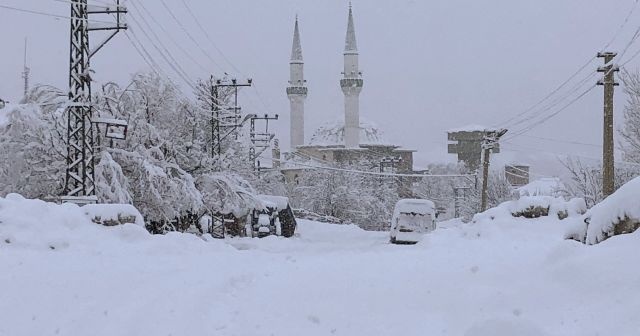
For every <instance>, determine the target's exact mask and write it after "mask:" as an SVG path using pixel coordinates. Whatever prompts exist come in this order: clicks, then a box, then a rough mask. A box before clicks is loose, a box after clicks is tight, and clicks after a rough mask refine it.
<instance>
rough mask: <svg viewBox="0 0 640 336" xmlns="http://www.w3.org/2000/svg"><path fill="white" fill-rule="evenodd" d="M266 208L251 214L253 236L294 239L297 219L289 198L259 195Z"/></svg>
mask: <svg viewBox="0 0 640 336" xmlns="http://www.w3.org/2000/svg"><path fill="white" fill-rule="evenodd" d="M258 198H259V199H260V200H261V201H262V203H263V205H264V207H263V208H262V209H255V210H253V213H252V214H251V218H250V219H251V221H250V222H251V231H252V233H251V235H252V236H253V237H260V238H262V237H266V236H269V235H277V236H283V237H286V238H290V237H293V235H294V233H295V230H296V226H297V223H296V219H295V216H294V215H293V210H291V206H290V205H289V199H288V198H287V197H280V196H271V195H258Z"/></svg>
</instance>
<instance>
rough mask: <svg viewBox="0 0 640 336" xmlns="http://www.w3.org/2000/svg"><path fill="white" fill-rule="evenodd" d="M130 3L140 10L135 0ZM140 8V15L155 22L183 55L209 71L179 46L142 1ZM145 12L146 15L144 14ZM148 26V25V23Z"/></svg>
mask: <svg viewBox="0 0 640 336" xmlns="http://www.w3.org/2000/svg"><path fill="white" fill-rule="evenodd" d="M131 4H132V5H133V7H134V8H136V10H138V11H140V9H139V8H138V7H137V5H136V2H135V1H132V2H131ZM139 5H140V8H142V11H144V12H145V13H142V12H141V13H140V14H141V17H142V18H143V19H144V17H145V16H147V17H149V18H151V20H152V21H153V22H154V23H155V24H156V26H158V27H160V30H162V32H163V33H164V36H166V37H167V38H168V39H169V41H170V42H171V43H173V45H174V46H176V47H177V48H178V50H179V51H181V52H182V54H183V55H185V56H186V57H187V58H188V59H189V60H190V61H191V62H193V63H194V64H195V65H197V66H198V67H199V68H200V69H201V70H202V71H204V72H207V71H209V70H208V69H207V68H206V67H205V66H203V65H202V64H201V63H200V62H198V61H197V60H196V59H195V58H194V57H193V56H192V55H191V54H190V53H189V52H188V51H187V49H186V48H183V47H182V46H180V44H179V43H178V42H177V41H176V40H175V39H174V38H173V37H172V36H171V34H170V33H169V31H168V30H167V29H166V28H165V27H164V25H162V24H161V23H160V22H159V21H158V19H157V18H156V16H155V15H153V14H152V13H151V12H150V11H149V10H148V9H147V8H146V7H145V6H144V4H143V3H142V2H140V3H139ZM144 14H146V15H144ZM148 26H150V25H148ZM154 35H155V36H156V38H157V35H156V34H155V33H154Z"/></svg>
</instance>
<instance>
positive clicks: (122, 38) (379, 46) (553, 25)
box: [0, 0, 640, 175]
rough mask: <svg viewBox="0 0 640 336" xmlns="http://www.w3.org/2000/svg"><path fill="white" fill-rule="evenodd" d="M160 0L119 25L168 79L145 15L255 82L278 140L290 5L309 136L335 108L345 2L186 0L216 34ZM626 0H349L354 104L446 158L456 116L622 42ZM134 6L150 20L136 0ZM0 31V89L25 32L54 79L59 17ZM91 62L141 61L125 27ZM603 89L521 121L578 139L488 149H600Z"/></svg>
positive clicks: (545, 168) (18, 16) (64, 41)
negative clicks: (359, 88) (360, 85)
mask: <svg viewBox="0 0 640 336" xmlns="http://www.w3.org/2000/svg"><path fill="white" fill-rule="evenodd" d="M103 1H104V0H101V1H99V2H103ZM164 1H165V3H166V4H167V5H168V6H169V7H170V8H171V9H172V12H173V15H174V16H175V17H176V18H177V19H178V20H179V21H180V22H181V25H182V26H180V25H178V24H177V23H176V22H175V21H174V19H173V17H172V16H170V15H169V12H168V11H167V9H166V8H165V7H164V6H163V5H162V3H161V1H160V0H129V1H127V5H128V8H129V9H130V10H131V16H130V17H129V19H128V22H129V23H130V24H131V30H130V34H133V35H130V36H132V37H133V36H134V35H135V36H136V37H137V38H139V39H140V40H141V41H143V43H144V45H145V48H146V49H148V50H149V51H150V52H151V53H152V54H153V57H154V59H156V60H157V62H158V63H159V64H160V66H161V67H162V69H163V71H165V72H166V73H167V74H168V75H169V76H171V77H172V78H175V79H176V81H177V82H178V83H180V85H181V86H182V87H183V88H184V91H185V92H189V91H191V90H190V89H189V88H188V86H187V85H186V84H185V83H184V81H182V80H181V79H180V78H179V77H178V76H177V75H176V74H175V73H174V72H172V70H171V68H170V67H169V66H168V65H167V64H166V63H165V62H164V61H163V60H162V58H161V57H160V56H159V54H158V53H157V52H155V50H154V47H153V46H152V44H151V43H150V42H149V38H148V37H147V36H146V34H149V36H151V37H153V35H152V33H151V32H150V29H148V28H147V26H146V25H145V24H144V21H143V17H144V18H145V19H146V20H147V21H148V23H149V25H151V26H152V27H153V28H154V31H156V34H157V35H158V36H159V38H160V39H161V40H162V44H164V45H165V46H166V48H167V49H169V51H170V52H171V54H172V55H173V57H175V59H176V60H178V62H180V63H181V66H182V67H183V68H184V70H185V72H187V73H188V75H189V78H190V80H196V79H197V78H202V77H208V76H209V75H210V74H211V73H213V74H221V73H223V72H227V73H230V74H237V75H238V77H240V78H242V77H245V76H248V77H251V78H253V79H254V83H255V84H256V88H255V89H248V90H246V91H245V92H244V93H243V94H242V96H241V103H242V104H243V106H244V109H245V111H246V112H258V113H264V112H266V113H274V114H275V113H278V114H280V115H281V117H282V118H281V121H280V122H279V123H278V126H277V131H278V137H279V138H280V139H282V141H281V143H282V144H283V145H285V146H286V144H288V142H289V141H288V122H289V103H288V100H287V97H286V94H285V87H286V86H287V80H288V75H289V73H288V72H289V68H288V61H289V56H290V52H291V39H292V32H293V23H294V19H295V16H296V14H298V15H299V17H300V29H301V36H302V48H303V53H304V58H305V63H306V64H305V66H306V78H307V80H308V81H309V98H308V100H307V109H306V111H307V117H306V121H307V127H306V128H307V137H309V136H310V134H311V133H312V132H313V129H314V128H315V127H317V126H318V125H319V124H320V123H322V122H323V121H325V120H331V119H335V118H341V117H342V116H343V97H342V92H341V90H340V87H339V79H340V76H341V75H340V72H341V71H342V51H343V48H344V36H345V31H346V23H347V10H348V3H347V1H344V0H322V1H318V0H271V1H264V0H225V1H220V0H187V3H188V4H189V6H190V7H191V9H192V10H193V11H194V12H195V15H196V16H197V17H198V19H199V20H200V21H201V23H202V24H203V26H204V28H205V29H206V30H207V32H208V34H209V36H210V37H211V39H212V40H213V42H214V43H215V46H213V45H212V44H211V43H210V42H209V41H208V39H207V38H206V36H205V35H204V34H203V33H202V31H201V30H200V29H199V27H198V25H197V24H196V23H195V22H194V21H193V20H192V19H191V17H190V15H189V12H188V11H187V10H186V8H185V6H184V4H183V2H182V0H164ZM89 2H90V3H99V2H98V1H96V2H93V1H92V0H89ZM132 2H134V3H135V5H136V6H134V3H132ZM635 2H636V0H609V1H601V0H536V1H513V0H487V1H471V0H465V1H463V0H447V1H420V0H415V1H414V0H354V1H353V7H354V14H355V25H356V34H357V38H358V47H359V49H360V63H361V68H362V71H363V72H364V80H365V87H364V90H363V92H362V95H361V116H362V118H365V119H367V120H370V121H372V122H374V123H376V124H378V125H379V126H380V127H381V128H382V129H383V130H384V132H385V134H386V137H387V139H388V140H389V141H391V142H394V143H398V144H400V145H403V146H404V147H407V148H412V149H416V150H418V151H419V152H418V153H417V154H416V165H417V166H420V165H424V164H426V163H427V162H433V161H443V160H447V159H448V160H452V159H453V156H451V155H448V154H447V153H446V130H447V129H450V128H455V127H460V126H464V125H466V124H483V125H489V126H491V125H494V124H498V123H500V122H503V121H506V120H508V119H509V118H510V117H512V116H514V115H516V114H519V113H522V112H523V111H525V110H526V109H527V108H528V107H530V106H531V105H533V104H535V103H536V102H538V101H539V100H540V99H542V98H544V97H545V96H546V95H547V94H549V93H550V92H551V91H553V90H554V89H555V88H556V87H557V86H558V85H560V84H561V83H562V82H564V81H565V80H566V79H567V78H568V77H569V76H570V75H572V74H573V73H574V72H575V71H576V70H577V69H578V68H579V67H581V66H582V65H584V64H585V63H586V62H587V61H588V60H589V59H591V58H592V57H593V56H594V55H595V54H596V53H597V52H598V51H600V50H601V49H602V48H603V46H604V45H606V44H607V42H609V41H610V40H611V39H612V38H613V37H614V36H616V39H615V40H614V41H613V43H612V45H611V48H610V49H612V50H614V51H622V50H624V49H625V46H626V45H627V44H628V42H629V41H630V40H631V38H632V36H633V34H634V32H635V31H636V29H638V27H639V25H640V8H636V11H635V12H634V13H633V15H632V16H631V18H630V20H629V22H628V23H627V24H626V26H625V27H624V29H622V30H621V31H620V33H619V34H616V33H617V32H618V31H619V28H620V26H621V25H622V24H623V22H624V19H625V17H627V15H628V14H629V13H630V10H631V9H632V8H633V6H634V3H635ZM0 5H5V6H11V7H18V8H23V9H30V10H37V11H41V12H46V13H51V14H55V15H60V16H68V15H69V4H68V3H67V2H66V1H65V0H58V1H56V0H0ZM145 8H146V9H147V10H148V11H149V12H151V13H152V16H153V19H152V18H151V17H150V16H149V15H147V14H146V13H145V12H144V10H145ZM95 19H96V20H109V19H110V18H109V17H95ZM154 20H155V21H154ZM136 22H137V23H136ZM139 25H142V27H140V26H139ZM160 27H163V28H164V29H165V30H166V31H167V32H169V34H167V33H165V32H164V31H163V30H162V29H163V28H160ZM0 30H1V31H3V34H2V36H3V40H2V49H1V50H2V51H1V52H0V55H1V57H2V58H1V59H2V62H0V78H2V80H0V97H2V98H4V99H7V100H13V101H16V100H19V99H20V97H21V91H22V89H21V88H22V81H21V78H20V74H21V71H22V58H23V55H22V53H23V51H22V49H23V40H24V38H25V37H28V38H29V49H30V52H29V57H28V58H29V66H30V67H31V71H32V81H33V82H35V83H47V84H53V85H56V86H59V87H61V88H65V87H66V85H67V82H68V79H67V76H68V67H69V65H68V57H69V37H68V35H69V23H68V20H65V19H63V18H53V17H49V16H41V15H35V14H28V13H20V12H16V11H11V10H8V9H5V8H0ZM185 31H187V32H189V34H191V37H189V36H188V35H187V34H186V33H185ZM145 33H146V34H145ZM101 37H102V36H101V35H100V33H96V34H92V35H91V38H92V42H93V43H95V42H98V41H99V40H101ZM191 38H193V39H194V40H195V41H196V42H197V44H196V43H194V42H193V41H192V40H191ZM172 40H173V41H175V42H177V44H178V45H179V47H178V46H176V45H175V44H174V43H173V42H172ZM156 44H158V43H156ZM216 48H217V49H219V50H221V51H222V54H221V53H220V52H218V51H217V50H216ZM638 50H640V42H635V43H634V44H633V45H631V47H630V48H629V50H628V52H627V53H626V55H625V56H624V57H623V58H622V60H619V61H617V62H618V63H624V62H625V60H626V59H628V58H630V57H631V56H633V55H634V54H635V53H636V51H638ZM205 52H206V53H207V54H208V56H207V55H205V54H204V53H205ZM186 53H188V54H189V55H190V57H188V56H187V55H186ZM191 59H194V60H195V61H196V62H193V61H192V60H191ZM639 61H640V57H638V58H637V59H635V60H633V61H631V62H630V63H628V64H627V66H626V67H627V68H628V69H629V70H635V69H636V68H637V66H638V65H639V63H638V62H639ZM600 64H601V60H594V61H593V62H592V63H591V64H590V65H589V66H587V67H586V69H585V71H583V72H582V73H581V74H580V75H579V76H577V77H576V78H575V81H573V82H572V85H569V87H568V89H570V88H571V86H573V84H574V83H577V82H579V81H580V80H582V79H584V78H586V77H587V76H588V75H589V73H590V71H593V70H595V68H596V67H597V66H598V65H600ZM92 67H93V70H94V71H95V72H96V75H95V79H96V80H97V81H100V82H106V81H116V82H119V83H121V84H123V85H126V84H127V83H128V82H129V78H130V75H131V74H132V73H134V72H136V71H139V70H149V67H148V66H147V65H146V63H145V62H144V60H143V59H142V57H141V56H140V55H139V54H138V53H137V52H136V50H135V49H134V48H133V47H132V44H131V42H130V41H129V39H128V38H127V36H126V35H125V34H120V35H118V36H117V37H116V38H115V39H114V40H113V41H112V42H111V43H109V44H108V45H107V46H106V47H105V48H104V49H103V51H101V52H100V53H99V54H98V55H97V56H96V57H95V58H94V60H93V64H92ZM203 68H204V69H203ZM236 69H237V70H236ZM238 70H239V72H240V73H238ZM595 80H596V78H595V77H594V78H593V79H591V80H589V81H588V82H585V83H587V84H585V86H584V87H583V88H582V90H579V91H576V94H575V95H573V96H571V97H575V96H576V95H577V94H579V93H581V92H583V91H584V90H586V89H588V87H589V85H591V84H592V83H594V81H595ZM616 94H617V98H616V104H617V105H616V118H617V123H619V122H620V121H621V120H622V108H623V104H624V101H625V97H624V95H623V91H622V90H621V89H618V91H617V92H616ZM602 96H603V94H602V87H597V88H595V89H593V90H592V91H591V92H589V93H588V94H586V95H585V96H584V98H583V99H581V100H579V101H578V102H577V103H576V104H574V105H572V106H570V107H569V108H567V109H566V110H565V111H563V112H562V113H560V114H559V115H558V116H556V117H554V118H553V119H551V120H549V121H548V122H547V123H545V124H543V125H541V126H539V127H538V128H536V130H535V131H532V132H531V133H528V134H529V135H533V136H536V137H541V138H552V139H561V140H568V141H573V142H580V143H584V144H587V145H578V144H571V143H563V142H562V143H561V142H553V141H549V140H544V139H540V138H532V137H525V136H521V137H517V138H515V139H513V140H509V141H508V143H504V144H503V153H501V154H499V155H497V156H496V158H497V159H498V160H499V161H511V160H516V161H526V162H528V163H531V164H534V172H536V173H538V174H545V175H546V174H554V173H557V169H556V168H557V166H558V165H557V161H556V159H555V155H554V154H553V153H557V154H574V155H582V156H586V157H594V158H598V157H600V156H601V149H600V148H599V147H598V144H599V143H601V141H602V140H601V139H602V130H601V128H602ZM560 97H562V95H560ZM569 101H570V99H568V100H566V101H562V103H561V104H559V105H558V106H557V107H556V108H554V109H551V110H549V111H545V112H543V114H540V115H547V114H549V113H552V112H554V111H557V110H558V109H559V108H561V107H563V106H564V105H565V102H566V103H568V102H569ZM538 110H540V109H538ZM532 112H536V111H532ZM533 114H534V115H535V113H533ZM529 123H530V122H529ZM527 124H528V123H524V124H522V126H526V125H527ZM518 128H519V127H516V128H515V129H513V130H512V133H515V132H513V131H515V130H517V129H518ZM588 144H592V145H588Z"/></svg>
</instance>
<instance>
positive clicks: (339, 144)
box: [280, 5, 414, 182]
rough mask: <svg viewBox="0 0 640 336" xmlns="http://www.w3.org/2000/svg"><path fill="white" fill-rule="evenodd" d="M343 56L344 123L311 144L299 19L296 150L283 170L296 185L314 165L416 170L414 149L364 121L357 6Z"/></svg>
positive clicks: (294, 63)
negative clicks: (307, 138) (387, 137)
mask: <svg viewBox="0 0 640 336" xmlns="http://www.w3.org/2000/svg"><path fill="white" fill-rule="evenodd" d="M343 57H344V69H343V71H342V78H341V79H340V87H341V89H342V92H343V94H344V120H340V121H335V122H328V123H326V124H325V125H322V126H321V127H319V128H318V129H317V130H316V131H315V132H314V133H313V135H312V136H311V137H310V141H309V142H305V135H304V117H305V116H304V107H305V105H304V104H305V100H306V98H307V94H308V93H309V92H308V88H307V86H306V80H305V77H304V61H303V56H302V45H301V38H300V29H299V22H298V19H297V18H296V22H295V26H294V32H293V45H292V52H291V59H290V63H289V65H290V67H289V68H290V80H289V87H287V96H288V98H289V101H290V108H291V120H290V128H291V152H290V153H285V160H283V161H284V162H285V163H284V164H282V165H281V166H280V169H281V171H282V172H283V174H284V175H285V177H286V180H287V181H290V182H293V181H296V180H297V179H298V178H299V177H300V176H301V174H303V173H304V171H305V170H308V169H310V167H309V166H316V165H328V166H332V167H335V166H338V167H352V168H354V167H355V168H357V169H359V170H367V171H385V172H394V173H412V172H413V153H414V151H413V150H408V149H402V148H401V146H399V145H394V144H390V143H387V142H386V141H385V140H384V138H383V136H382V131H381V130H380V129H379V128H377V127H376V126H374V125H373V124H372V123H369V122H364V121H362V120H361V118H360V93H361V92H362V89H363V87H364V79H363V78H362V72H361V71H360V67H359V52H358V43H357V40H356V29H355V24H354V18H353V9H352V7H351V5H350V6H349V14H348V19H347V33H346V37H345V48H344V53H343ZM296 162H297V163H298V164H296ZM303 163H304V164H303ZM309 163H311V164H309Z"/></svg>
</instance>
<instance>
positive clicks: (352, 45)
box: [344, 3, 358, 53]
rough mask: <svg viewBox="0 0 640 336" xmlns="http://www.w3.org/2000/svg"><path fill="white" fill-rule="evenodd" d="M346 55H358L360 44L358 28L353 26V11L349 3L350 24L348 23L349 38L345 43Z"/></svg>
mask: <svg viewBox="0 0 640 336" xmlns="http://www.w3.org/2000/svg"><path fill="white" fill-rule="evenodd" d="M344 52H345V53H357V52H358V43H357V42H356V28H355V26H354V24H353V9H352V8H351V3H349V22H348V23H347V37H346V39H345V42H344Z"/></svg>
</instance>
